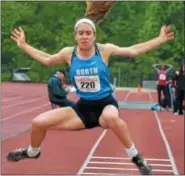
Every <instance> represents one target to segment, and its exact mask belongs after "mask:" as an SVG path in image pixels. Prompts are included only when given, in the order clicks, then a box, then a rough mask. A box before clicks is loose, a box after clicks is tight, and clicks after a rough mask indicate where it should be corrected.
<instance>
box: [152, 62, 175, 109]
mask: <svg viewBox="0 0 185 176" xmlns="http://www.w3.org/2000/svg"><path fill="white" fill-rule="evenodd" d="M166 66H167V68H166ZM153 68H154V69H155V70H156V71H157V74H158V78H157V94H158V103H159V105H161V92H163V96H164V100H165V107H166V109H167V110H168V107H169V98H168V95H167V87H166V85H167V83H168V72H169V71H170V70H171V69H172V65H169V64H167V65H165V64H162V65H161V64H154V65H153ZM161 107H162V106H161Z"/></svg>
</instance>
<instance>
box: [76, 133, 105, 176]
mask: <svg viewBox="0 0 185 176" xmlns="http://www.w3.org/2000/svg"><path fill="white" fill-rule="evenodd" d="M106 132H107V130H103V132H102V134H101V136H100V137H99V138H98V140H97V141H96V142H95V144H94V146H93V148H92V149H91V151H90V153H89V155H88V156H87V158H86V160H85V161H84V163H83V164H82V167H81V168H80V170H79V171H78V173H77V175H80V174H82V173H83V172H84V170H85V169H86V166H87V165H88V163H89V161H90V159H91V157H92V155H93V154H94V152H95V151H96V148H97V147H98V145H99V143H100V142H101V140H102V139H103V137H104V136H105V134H106Z"/></svg>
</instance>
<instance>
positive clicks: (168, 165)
mask: <svg viewBox="0 0 185 176" xmlns="http://www.w3.org/2000/svg"><path fill="white" fill-rule="evenodd" d="M89 163H90V164H107V165H109V164H110V165H111V164H112V165H133V166H135V165H134V164H133V163H125V162H100V161H90V162H89ZM150 165H151V166H159V167H171V166H172V165H171V164H150Z"/></svg>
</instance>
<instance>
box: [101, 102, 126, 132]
mask: <svg viewBox="0 0 185 176" xmlns="http://www.w3.org/2000/svg"><path fill="white" fill-rule="evenodd" d="M102 118H103V120H104V121H105V123H106V124H108V126H109V128H114V127H115V126H120V125H121V126H122V127H123V126H124V127H125V126H126V123H125V122H124V121H123V120H121V119H120V118H119V111H118V109H117V108H116V107H115V106H112V105H109V106H107V107H106V108H105V109H104V111H103V113H102Z"/></svg>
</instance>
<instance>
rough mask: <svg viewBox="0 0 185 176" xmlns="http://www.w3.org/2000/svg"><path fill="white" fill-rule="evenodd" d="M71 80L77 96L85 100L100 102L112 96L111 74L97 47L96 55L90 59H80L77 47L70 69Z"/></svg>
mask: <svg viewBox="0 0 185 176" xmlns="http://www.w3.org/2000/svg"><path fill="white" fill-rule="evenodd" d="M69 73H70V79H71V82H72V84H73V85H74V86H75V88H76V93H77V95H78V96H79V97H80V98H82V99H85V100H99V99H102V98H105V97H107V96H109V95H110V94H112V92H113V90H112V87H111V85H110V82H109V79H110V78H109V77H110V72H109V69H108V67H107V66H106V64H105V63H104V61H103V60H102V58H101V55H100V52H99V49H98V47H97V45H95V54H94V55H93V56H92V57H91V58H88V59H80V58H79V57H78V55H77V52H76V47H75V49H74V51H73V55H72V58H71V66H70V68H69Z"/></svg>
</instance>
